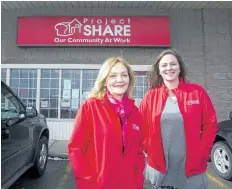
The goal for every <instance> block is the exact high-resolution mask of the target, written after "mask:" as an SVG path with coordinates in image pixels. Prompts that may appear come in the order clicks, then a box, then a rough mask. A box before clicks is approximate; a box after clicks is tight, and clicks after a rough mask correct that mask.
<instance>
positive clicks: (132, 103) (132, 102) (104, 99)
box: [102, 94, 135, 107]
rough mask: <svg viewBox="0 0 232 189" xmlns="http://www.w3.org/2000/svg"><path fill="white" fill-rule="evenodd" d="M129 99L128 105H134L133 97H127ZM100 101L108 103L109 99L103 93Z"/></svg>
mask: <svg viewBox="0 0 232 189" xmlns="http://www.w3.org/2000/svg"><path fill="white" fill-rule="evenodd" d="M128 100H129V102H128V103H129V104H130V106H131V107H133V106H134V103H135V100H134V99H128ZM102 103H103V104H110V101H109V99H108V97H107V95H106V94H105V95H104V97H103V98H102Z"/></svg>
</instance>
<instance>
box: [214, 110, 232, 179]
mask: <svg viewBox="0 0 232 189" xmlns="http://www.w3.org/2000/svg"><path fill="white" fill-rule="evenodd" d="M218 125H219V130H218V132H217V136H216V139H215V141H214V145H213V149H212V151H211V160H212V163H213V167H214V169H215V171H216V173H217V174H218V175H219V176H220V177H222V178H224V179H226V180H232V111H231V112H230V114H229V119H228V120H225V121H221V122H219V123H218Z"/></svg>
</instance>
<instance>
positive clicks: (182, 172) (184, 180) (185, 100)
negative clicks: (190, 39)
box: [139, 50, 218, 189]
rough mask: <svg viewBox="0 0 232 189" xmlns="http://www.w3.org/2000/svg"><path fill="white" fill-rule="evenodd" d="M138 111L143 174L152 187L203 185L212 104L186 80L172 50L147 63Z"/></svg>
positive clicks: (194, 188) (200, 188)
mask: <svg viewBox="0 0 232 189" xmlns="http://www.w3.org/2000/svg"><path fill="white" fill-rule="evenodd" d="M148 76H149V85H150V90H149V91H148V92H147V94H146V95H145V97H144V98H143V100H142V102H141V104H140V107H139V110H140V112H141V114H142V115H143V120H144V121H143V122H144V128H145V129H144V131H145V140H144V146H145V152H146V153H147V156H148V158H147V159H148V161H147V167H146V178H147V179H148V180H150V182H151V184H152V186H153V188H178V189H206V188H207V177H206V174H205V172H206V169H207V160H208V158H209V153H210V150H211V148H212V145H213V142H214V139H215V136H216V132H217V130H218V125H217V118H216V112H215V109H214V106H213V104H212V102H211V100H210V98H209V96H208V94H207V93H206V91H205V90H204V89H203V88H202V87H201V86H199V85H197V84H193V83H189V82H186V67H185V65H184V62H183V60H182V58H181V56H180V55H179V54H178V53H177V52H176V51H175V50H165V51H163V52H162V53H161V54H160V55H159V56H158V58H157V60H156V62H155V63H154V65H153V66H152V68H151V70H150V72H149V73H148Z"/></svg>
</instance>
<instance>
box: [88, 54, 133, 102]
mask: <svg viewBox="0 0 232 189" xmlns="http://www.w3.org/2000/svg"><path fill="white" fill-rule="evenodd" d="M117 63H121V64H122V65H124V66H125V67H126V68H127V72H128V75H129V78H130V81H129V86H128V89H127V91H126V94H127V96H128V98H130V99H132V98H133V95H132V90H133V87H134V84H135V76H134V72H133V71H132V69H131V67H130V65H129V63H128V62H127V61H126V60H125V59H124V58H121V57H110V58H108V59H107V60H106V61H105V62H104V63H103V65H102V66H101V68H100V70H99V73H98V76H97V79H96V81H95V83H94V87H93V89H92V91H91V93H90V95H89V98H90V97H94V98H97V99H102V98H103V97H104V96H105V94H106V87H105V84H106V78H107V76H108V75H109V73H110V71H111V69H112V67H113V66H114V65H115V64H117Z"/></svg>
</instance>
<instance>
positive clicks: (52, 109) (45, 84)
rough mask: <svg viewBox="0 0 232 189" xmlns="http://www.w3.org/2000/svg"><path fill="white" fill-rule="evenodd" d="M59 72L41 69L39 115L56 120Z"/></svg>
mask: <svg viewBox="0 0 232 189" xmlns="http://www.w3.org/2000/svg"><path fill="white" fill-rule="evenodd" d="M58 97H59V70H55V69H42V70H41V84H40V113H42V114H43V115H44V116H45V117H47V118H58Z"/></svg>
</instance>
